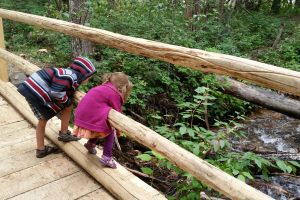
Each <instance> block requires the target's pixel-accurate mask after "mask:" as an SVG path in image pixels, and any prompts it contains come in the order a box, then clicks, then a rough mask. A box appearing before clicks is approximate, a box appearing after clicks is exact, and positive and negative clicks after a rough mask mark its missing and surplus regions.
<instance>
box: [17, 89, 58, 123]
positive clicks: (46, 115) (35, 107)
mask: <svg viewBox="0 0 300 200" xmlns="http://www.w3.org/2000/svg"><path fill="white" fill-rule="evenodd" d="M24 87H25V86H24V85H23V84H20V85H19V87H18V92H19V93H21V94H22V95H23V96H25V99H26V101H27V102H28V104H29V106H30V108H31V110H32V112H33V114H34V116H35V117H36V118H37V119H38V120H41V119H43V120H49V119H51V118H52V117H54V116H55V115H57V113H55V112H54V111H53V110H52V109H51V108H49V107H48V106H47V105H46V104H45V103H44V102H41V101H40V100H39V99H38V98H36V97H35V96H34V95H32V94H30V93H29V92H28V90H26V88H24Z"/></svg>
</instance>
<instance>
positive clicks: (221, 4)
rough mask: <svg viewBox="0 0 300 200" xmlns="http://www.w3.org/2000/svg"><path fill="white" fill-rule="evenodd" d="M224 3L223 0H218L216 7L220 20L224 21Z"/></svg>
mask: <svg viewBox="0 0 300 200" xmlns="http://www.w3.org/2000/svg"><path fill="white" fill-rule="evenodd" d="M224 3H225V0H219V5H218V8H219V18H220V20H221V21H224V19H223V17H224V16H223V14H224Z"/></svg>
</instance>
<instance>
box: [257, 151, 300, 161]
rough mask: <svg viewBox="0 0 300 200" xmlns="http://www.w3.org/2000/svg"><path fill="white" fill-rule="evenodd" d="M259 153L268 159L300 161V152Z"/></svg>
mask: <svg viewBox="0 0 300 200" xmlns="http://www.w3.org/2000/svg"><path fill="white" fill-rule="evenodd" d="M258 155H260V156H261V157H264V158H266V159H271V158H279V159H281V160H291V161H292V160H293V161H300V153H271V154H258Z"/></svg>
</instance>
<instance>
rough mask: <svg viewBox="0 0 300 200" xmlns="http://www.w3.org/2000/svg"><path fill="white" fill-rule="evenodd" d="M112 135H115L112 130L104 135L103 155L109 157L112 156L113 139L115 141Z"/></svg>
mask: <svg viewBox="0 0 300 200" xmlns="http://www.w3.org/2000/svg"><path fill="white" fill-rule="evenodd" d="M114 137H115V134H114V132H113V131H112V132H111V134H109V135H108V136H106V138H105V141H104V145H103V155H104V156H106V157H109V158H111V157H112V149H113V146H114V141H115V140H114Z"/></svg>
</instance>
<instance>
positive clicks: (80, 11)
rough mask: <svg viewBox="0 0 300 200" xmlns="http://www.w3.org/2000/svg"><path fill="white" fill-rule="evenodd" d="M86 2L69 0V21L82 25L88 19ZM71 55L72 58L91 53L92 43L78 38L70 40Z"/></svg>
mask: <svg viewBox="0 0 300 200" xmlns="http://www.w3.org/2000/svg"><path fill="white" fill-rule="evenodd" d="M86 2H87V0H69V12H70V21H71V22H73V23H76V24H81V25H84V24H85V23H86V22H87V20H88V17H89V7H88V6H87V4H86ZM71 44H72V54H73V56H74V57H77V56H81V55H89V54H91V52H92V43H91V42H90V41H87V40H82V39H79V38H72V41H71Z"/></svg>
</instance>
